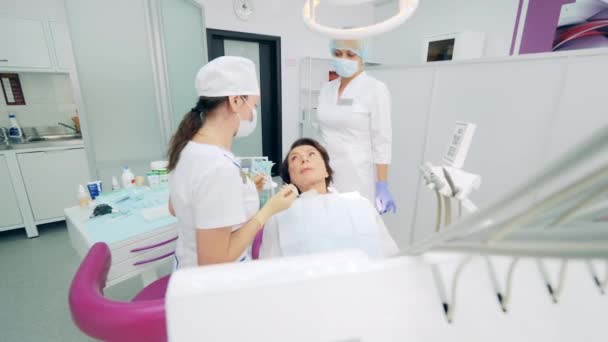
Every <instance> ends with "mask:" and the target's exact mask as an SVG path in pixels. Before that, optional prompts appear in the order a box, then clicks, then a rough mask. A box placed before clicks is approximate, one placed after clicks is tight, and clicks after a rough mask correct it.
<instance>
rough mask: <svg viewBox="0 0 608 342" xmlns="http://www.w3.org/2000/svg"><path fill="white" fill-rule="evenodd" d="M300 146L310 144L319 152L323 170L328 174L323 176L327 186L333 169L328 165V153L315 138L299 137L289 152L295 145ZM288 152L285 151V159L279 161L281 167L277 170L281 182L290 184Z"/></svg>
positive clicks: (331, 178)
mask: <svg viewBox="0 0 608 342" xmlns="http://www.w3.org/2000/svg"><path fill="white" fill-rule="evenodd" d="M300 146H311V147H314V148H315V149H316V150H317V151H319V153H321V157H322V158H323V161H324V162H325V171H327V174H328V177H327V178H325V186H327V187H328V186H329V184H331V182H332V181H333V174H334V170H332V169H331V166H329V154H328V153H327V150H326V149H325V147H323V145H321V144H320V143H319V142H318V141H316V140H315V139H311V138H300V139H298V140H296V141H295V142H294V143H293V144H292V145H291V148H290V149H289V153H291V151H293V150H294V149H295V148H296V147H300ZM289 153H287V155H286V156H285V159H283V162H282V163H281V169H280V171H279V172H280V175H281V179H283V182H285V183H286V184H291V177H289Z"/></svg>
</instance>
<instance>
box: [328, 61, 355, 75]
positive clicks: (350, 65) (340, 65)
mask: <svg viewBox="0 0 608 342" xmlns="http://www.w3.org/2000/svg"><path fill="white" fill-rule="evenodd" d="M333 65H334V68H335V69H336V73H337V74H338V75H340V76H341V77H351V76H353V75H354V74H355V73H356V72H357V71H359V63H358V62H357V61H351V60H350V59H345V58H334V59H333Z"/></svg>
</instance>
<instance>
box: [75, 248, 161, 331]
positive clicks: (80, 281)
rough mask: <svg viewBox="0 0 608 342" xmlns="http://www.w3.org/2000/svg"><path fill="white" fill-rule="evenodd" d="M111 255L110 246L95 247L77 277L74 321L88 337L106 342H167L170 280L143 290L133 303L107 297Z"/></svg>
mask: <svg viewBox="0 0 608 342" xmlns="http://www.w3.org/2000/svg"><path fill="white" fill-rule="evenodd" d="M110 264H111V254H110V249H109V247H108V245H106V244H105V243H102V242H98V243H96V244H94V245H93V247H91V249H90V250H89V253H88V254H87V255H86V256H85V258H84V259H83V260H82V263H81V264H80V267H79V268H78V271H77V272H76V274H75V275H74V279H73V280H72V285H71V286H70V293H69V303H70V311H71V312H72V319H73V320H74V323H75V324H76V326H78V328H79V329H80V330H81V331H82V332H84V333H85V334H86V335H88V336H90V337H93V338H95V339H99V340H102V341H106V342H127V341H129V342H139V341H142V342H143V341H145V342H161V341H167V326H166V321H165V291H166V290H167V285H168V283H169V277H170V276H166V277H163V278H161V279H158V280H157V281H155V282H153V283H152V284H150V285H148V286H146V287H145V288H144V289H143V290H141V291H140V292H139V293H138V294H137V295H136V296H135V297H134V298H133V299H132V301H131V302H118V301H114V300H110V299H107V298H105V297H104V295H103V288H104V287H105V283H106V278H107V276H108V271H109V270H110Z"/></svg>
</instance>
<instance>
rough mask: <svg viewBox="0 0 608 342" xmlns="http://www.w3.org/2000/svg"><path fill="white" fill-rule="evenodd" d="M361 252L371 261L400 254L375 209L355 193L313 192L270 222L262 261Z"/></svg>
mask: <svg viewBox="0 0 608 342" xmlns="http://www.w3.org/2000/svg"><path fill="white" fill-rule="evenodd" d="M340 249H358V250H361V251H363V252H365V253H367V254H368V255H369V256H370V257H371V258H380V257H386V256H390V255H394V254H396V253H397V252H398V248H397V245H396V244H395V241H394V240H393V238H392V237H391V236H390V233H389V232H388V230H387V229H386V227H385V225H384V222H383V221H382V219H381V218H380V215H378V212H377V211H376V209H375V208H374V207H373V206H372V205H371V203H369V201H368V200H367V199H365V198H364V197H362V196H361V195H359V194H358V193H356V192H353V193H346V194H338V193H328V194H323V195H320V194H318V193H317V192H316V191H314V190H311V191H308V192H306V193H303V194H302V195H300V197H299V198H298V199H296V201H295V202H294V203H293V204H292V206H291V207H290V208H289V209H287V210H285V211H283V212H280V213H278V214H276V215H274V216H273V217H271V218H270V220H268V222H266V225H265V226H264V236H263V239H262V246H261V249H260V257H261V258H272V257H281V256H296V255H306V254H314V253H323V252H330V251H336V250H340Z"/></svg>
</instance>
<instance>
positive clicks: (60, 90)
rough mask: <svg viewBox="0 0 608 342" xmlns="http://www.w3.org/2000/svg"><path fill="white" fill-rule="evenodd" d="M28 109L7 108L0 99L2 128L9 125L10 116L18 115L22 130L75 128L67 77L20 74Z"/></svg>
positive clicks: (3, 100) (70, 86) (0, 124)
mask: <svg viewBox="0 0 608 342" xmlns="http://www.w3.org/2000/svg"><path fill="white" fill-rule="evenodd" d="M19 79H20V80H21V88H22V90H23V95H24V97H25V103H26V105H25V106H7V105H6V102H5V99H4V96H0V127H1V126H4V127H6V126H8V124H9V121H8V113H15V114H17V120H18V121H19V124H20V125H21V126H22V127H28V126H56V125H57V122H63V123H66V124H69V125H72V121H71V117H72V116H75V115H76V105H75V103H74V97H73V95H72V94H73V92H72V85H71V83H70V78H69V76H68V75H67V74H39V73H20V74H19Z"/></svg>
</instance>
